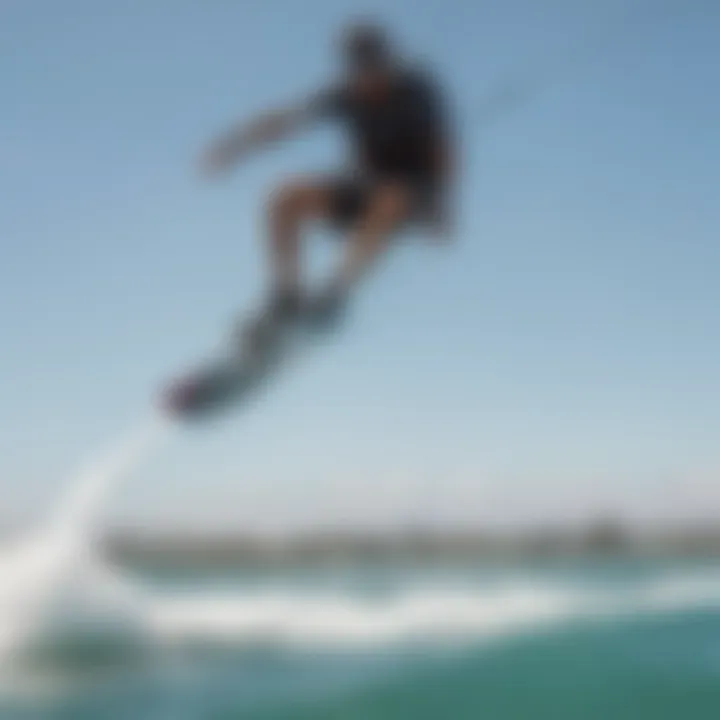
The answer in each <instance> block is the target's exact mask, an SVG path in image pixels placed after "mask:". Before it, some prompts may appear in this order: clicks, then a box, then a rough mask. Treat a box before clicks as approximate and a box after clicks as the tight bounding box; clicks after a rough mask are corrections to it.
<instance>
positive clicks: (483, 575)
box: [0, 562, 720, 720]
mask: <svg viewBox="0 0 720 720" xmlns="http://www.w3.org/2000/svg"><path fill="white" fill-rule="evenodd" d="M125 579H126V580H127V578H125ZM132 582H133V583H134V584H137V585H138V586H142V587H143V588H144V590H145V591H146V592H147V593H148V597H149V598H150V601H149V603H148V604H147V605H144V606H143V607H142V609H138V617H139V618H142V621H143V622H142V623H141V625H140V628H141V629H140V631H139V632H133V641H132V642H125V641H124V640H123V639H122V638H123V637H124V636H123V633H122V632H121V633H117V634H114V635H111V634H106V635H102V634H101V635H97V636H93V637H92V640H88V637H86V636H82V633H78V635H77V636H75V637H73V636H72V635H71V636H70V637H69V638H65V639H64V640H63V642H62V643H61V644H60V645H59V646H56V647H53V648H51V649H49V648H44V649H43V650H42V652H40V653H38V654H37V655H34V656H33V657H32V659H31V660H29V661H28V660H26V661H24V662H25V664H23V665H22V667H16V668H14V671H13V673H12V674H10V675H8V676H7V677H6V683H5V685H6V686H9V687H6V692H5V695H4V699H3V702H2V714H1V715H0V717H2V718H8V720H15V719H17V720H23V718H38V719H39V720H40V719H43V720H44V718H48V720H50V718H52V719H56V718H58V719H63V718H67V719H68V720H76V719H77V720H79V719H80V718H88V719H90V718H92V719H95V718H97V719H98V720H100V719H102V718H108V719H111V718H112V719H114V718H122V719H123V720H124V719H125V718H127V719H128V720H131V719H132V720H135V719H138V720H142V718H148V719H149V718H153V719H154V718H177V719H178V720H183V719H185V718H187V719H188V720H190V719H192V718H198V719H205V718H208V719H215V718H217V719H218V720H220V719H225V718H227V719H229V718H248V719H255V718H257V719H258V720H259V719H261V718H262V719H267V720H280V719H284V718H288V719H289V718H298V719H300V720H302V719H305V718H307V719H308V720H310V719H311V718H312V719H313V720H316V719H317V720H323V719H328V720H330V719H333V720H334V719H337V720H341V719H342V720H383V719H385V718H387V719H388V720H395V719H398V720H404V719H405V718H407V720H424V719H428V720H430V719H435V718H437V719H438V720H444V719H445V718H450V719H452V720H464V719H465V718H467V719H468V720H470V719H473V720H474V719H475V718H489V719H497V720H505V719H508V720H510V719H515V718H518V719H524V718H540V719H544V718H547V719H548V720H564V719H565V718H567V719H568V720H569V719H572V720H577V719H582V720H592V719H594V718H598V719H603V720H604V719H605V718H608V719H611V718H613V719H614V718H628V720H642V719H644V718H652V719H653V720H657V719H662V718H668V719H673V720H675V719H677V720H695V719H697V720H701V719H705V718H708V720H709V719H711V718H713V719H715V718H718V717H720V610H719V609H718V608H720V604H719V603H720V573H718V572H717V571H716V570H715V569H714V567H713V566H712V565H709V564H707V563H706V564H704V565H699V564H693V565H690V564H688V563H656V564H654V565H637V564H635V565H631V564H628V563H619V562H618V563H603V564H594V565H590V564H584V565H583V564H575V565H573V566H567V567H564V568H558V567H555V568H514V569H509V568H505V569H502V568H500V569H498V568H495V569H491V568H486V567H482V566H478V567H467V566H466V567H454V568H435V569H432V570H430V569H409V568H394V569H392V570H387V569H386V570H383V571H379V570H372V569H369V568H342V569H338V568H336V569H334V570H327V571H323V572H319V571H314V572H311V571H304V572H302V571H294V572H293V573H286V574H283V573H276V574H273V575H267V574H266V575H256V576H254V577H251V576H245V577H239V576H234V577H215V578H208V577H205V578H204V579H202V581H201V580H200V579H198V578H197V577H196V578H192V577H184V578H178V577H174V578H173V577H170V576H168V575H167V574H164V575H163V574H161V573H158V574H153V575H151V576H149V577H144V578H142V579H140V578H134V579H133V580H132ZM76 612H77V613H78V614H82V612H84V610H80V609H78V610H77V611H76ZM80 625H81V624H80ZM7 672H9V671H7ZM8 678H12V680H11V681H9V682H8Z"/></svg>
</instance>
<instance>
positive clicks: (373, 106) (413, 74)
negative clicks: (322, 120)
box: [313, 70, 447, 180]
mask: <svg viewBox="0 0 720 720" xmlns="http://www.w3.org/2000/svg"><path fill="white" fill-rule="evenodd" d="M313 108H314V111H315V112H316V113H317V114H318V115H319V116H321V117H328V118H335V119H338V120H340V121H342V122H344V123H345V124H346V127H347V128H348V130H349V132H350V135H351V138H352V141H353V145H354V146H355V153H356V158H357V163H358V165H359V169H360V170H361V171H366V172H369V173H372V174H377V175H381V176H382V175H391V176H403V177H406V176H407V177H412V178H418V179H423V180H432V179H433V178H434V176H435V173H436V162H435V153H436V150H437V144H438V142H439V141H441V140H442V139H443V138H444V136H445V133H446V132H447V128H446V117H445V115H446V113H445V107H444V103H443V100H442V97H441V94H440V92H439V90H438V88H437V87H436V85H435V83H434V82H432V81H431V79H430V78H429V76H428V75H426V74H425V73H424V72H422V71H419V70H407V71H405V72H403V73H401V74H400V75H398V77H397V78H396V79H395V81H394V84H393V87H392V89H391V91H390V92H389V93H388V94H387V96H386V97H384V98H382V99H379V100H377V101H375V102H372V101H367V100H363V99H361V98H360V97H358V96H357V95H356V94H355V93H353V92H352V89H351V88H350V87H349V86H348V85H346V84H340V85H338V86H337V87H334V88H331V89H330V90H326V91H324V92H323V93H320V95H318V96H317V97H316V98H315V100H314V102H313Z"/></svg>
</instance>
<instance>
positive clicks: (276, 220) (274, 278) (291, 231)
mask: <svg viewBox="0 0 720 720" xmlns="http://www.w3.org/2000/svg"><path fill="white" fill-rule="evenodd" d="M329 206H330V199H329V194H328V191H327V189H326V187H325V186H324V185H323V184H322V183H317V182H315V181H313V180H306V181H298V182H292V183H289V184H287V185H285V186H284V187H282V188H281V189H280V190H279V191H278V192H277V193H275V195H274V196H273V198H272V199H271V202H270V208H269V213H268V214H269V231H270V232H269V235H270V258H269V259H270V269H271V278H270V282H271V284H272V287H273V289H274V290H275V292H279V293H288V292H289V293H295V292H297V291H298V290H299V287H300V271H301V268H300V260H301V238H300V230H301V226H302V224H303V223H304V222H306V221H307V220H310V219H313V218H318V217H324V216H326V215H327V214H328V212H329Z"/></svg>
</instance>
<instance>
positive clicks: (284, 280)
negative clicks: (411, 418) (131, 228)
mask: <svg viewBox="0 0 720 720" xmlns="http://www.w3.org/2000/svg"><path fill="white" fill-rule="evenodd" d="M340 50H341V54H342V60H343V64H344V73H343V77H342V78H341V80H340V82H338V84H337V85H336V86H335V87H332V88H330V89H327V90H324V91H322V92H320V93H318V94H317V95H316V96H314V97H312V98H310V99H309V100H307V101H306V102H304V103H302V104H301V105H300V106H298V107H293V108H290V109H286V110H283V111H280V112H274V113H270V114H268V115H266V116H264V117H261V118H259V119H258V120H256V121H254V122H251V123H249V124H247V125H243V126H241V127H239V128H237V129H235V130H233V131H232V132H230V133H229V134H228V135H227V136H225V137H222V138H221V139H220V140H219V141H218V142H217V143H215V144H214V145H213V146H212V147H211V148H210V150H209V152H208V153H207V154H206V156H205V158H204V165H205V169H206V171H207V172H209V173H210V174H216V173H218V172H220V171H222V170H225V169H227V168H229V167H230V166H231V164H232V163H233V162H234V161H236V160H238V159H239V158H241V157H243V156H245V155H246V154H247V153H249V152H250V151H251V150H254V149H255V148H257V147H259V146H261V145H263V144H267V143H270V142H273V141H276V140H279V139H281V138H283V137H285V136H287V135H288V134H290V133H291V132H292V131H294V130H297V129H300V128H302V127H304V126H307V125H308V124H309V123H311V122H313V121H317V120H320V119H326V118H327V119H335V120H338V121H340V122H342V123H344V125H345V126H346V128H347V130H348V131H349V134H350V137H351V139H352V145H353V149H354V157H355V166H354V168H353V171H352V172H351V173H349V174H345V175H341V176H339V177H330V178H328V177H311V178H309V179H304V180H296V181H292V182H289V183H287V184H285V185H283V186H282V187H280V188H279V189H278V191H277V192H276V193H275V194H274V196H273V198H272V201H271V203H270V207H269V235H270V237H269V242H270V250H271V260H272V262H271V270H272V273H271V292H270V298H269V300H268V302H267V305H266V307H265V308H264V309H263V311H262V313H261V314H260V316H259V317H257V318H255V319H254V320H253V321H252V322H251V323H250V325H249V327H246V329H245V330H246V332H245V337H246V339H248V338H249V340H250V342H251V344H254V345H260V346H263V343H265V342H267V341H268V340H269V339H271V338H272V337H273V335H274V332H273V331H274V330H275V329H277V328H278V327H281V326H283V324H285V323H292V322H298V321H300V322H303V323H308V324H309V325H310V326H311V327H315V328H320V329H327V328H329V327H332V326H333V324H334V322H335V321H336V320H337V319H338V318H339V317H340V315H341V311H342V310H343V308H344V307H345V305H346V302H347V299H348V297H349V295H350V293H351V292H352V290H353V289H354V288H355V287H356V285H357V284H358V282H359V281H360V279H361V278H362V277H363V275H364V274H365V273H366V272H367V270H368V269H369V268H370V267H371V266H372V265H373V263H374V261H375V260H376V259H378V258H379V257H380V256H381V255H382V253H383V252H384V250H385V249H386V248H387V247H388V244H389V242H390V241H391V239H392V237H393V236H394V235H395V234H396V232H397V231H398V230H399V229H401V228H403V227H405V226H407V224H408V223H420V224H421V225H425V226H432V227H434V229H435V230H436V232H437V233H438V234H439V235H440V236H442V235H443V234H444V233H446V232H447V230H448V227H449V226H448V223H449V216H448V199H449V194H450V188H451V184H452V176H453V164H452V145H451V134H450V128H449V127H448V124H447V118H446V111H445V107H444V105H443V101H442V99H441V97H440V94H439V92H438V90H437V89H436V87H435V86H434V85H433V83H432V82H431V81H430V79H429V78H428V77H427V76H426V75H425V74H424V73H423V72H421V71H419V70H417V69H414V68H411V67H409V66H407V65H406V64H405V63H403V62H402V61H401V59H400V58H399V57H398V56H397V55H396V53H395V52H394V49H393V47H392V46H391V43H390V41H389V40H388V38H387V37H386V36H385V34H384V32H383V31H382V30H381V29H380V28H378V27H376V26H373V25H371V24H357V25H353V26H351V27H350V28H348V29H347V30H346V31H345V32H344V33H343V35H342V39H341V47H340ZM318 219H320V220H325V221H328V222H330V223H331V224H332V225H334V226H335V227H337V228H339V229H340V230H342V231H343V233H344V234H345V236H346V238H347V241H348V242H347V248H346V253H344V257H343V259H342V262H341V264H340V267H339V268H338V271H337V272H336V273H335V274H334V275H333V276H332V278H331V280H330V282H329V283H328V284H327V286H326V287H324V288H323V289H322V290H321V291H320V292H318V293H314V294H310V295H306V294H305V293H304V292H303V289H302V284H301V268H300V266H299V258H300V231H301V229H302V226H303V224H304V223H306V222H308V221H312V220H318Z"/></svg>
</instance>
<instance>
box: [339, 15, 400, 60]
mask: <svg viewBox="0 0 720 720" xmlns="http://www.w3.org/2000/svg"><path fill="white" fill-rule="evenodd" d="M341 51H342V54H343V56H344V58H345V62H346V63H347V64H348V65H349V66H350V67H351V68H355V69H358V68H359V69H362V68H368V67H373V68H374V67H384V66H387V65H389V64H390V63H391V60H392V51H391V44H390V40H389V38H388V37H387V34H386V33H385V31H384V30H383V29H382V28H381V27H380V26H379V25H376V24H374V23H371V22H358V23H354V24H352V25H349V26H348V27H346V28H345V31H344V32H343V35H342V41H341Z"/></svg>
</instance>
